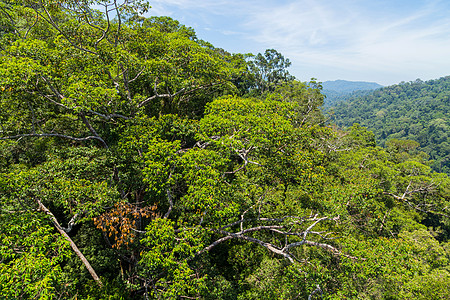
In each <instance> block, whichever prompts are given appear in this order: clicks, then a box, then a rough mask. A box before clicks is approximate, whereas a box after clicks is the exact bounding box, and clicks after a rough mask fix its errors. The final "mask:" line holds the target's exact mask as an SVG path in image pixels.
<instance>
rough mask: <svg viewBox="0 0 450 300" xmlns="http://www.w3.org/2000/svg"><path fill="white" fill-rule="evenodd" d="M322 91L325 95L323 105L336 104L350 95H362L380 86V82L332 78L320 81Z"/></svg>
mask: <svg viewBox="0 0 450 300" xmlns="http://www.w3.org/2000/svg"><path fill="white" fill-rule="evenodd" d="M322 87H323V91H322V93H323V94H324V95H325V96H326V98H325V103H324V107H330V106H333V105H336V104H337V103H339V102H341V101H345V100H347V99H348V98H350V97H355V96H362V95H366V94H367V93H369V92H371V91H373V90H376V89H379V88H382V87H383V86H382V85H381V84H378V83H376V82H367V81H348V80H341V79H339V80H333V81H325V82H324V83H322Z"/></svg>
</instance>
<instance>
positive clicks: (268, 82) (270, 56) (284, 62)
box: [248, 49, 294, 95]
mask: <svg viewBox="0 0 450 300" xmlns="http://www.w3.org/2000/svg"><path fill="white" fill-rule="evenodd" d="M249 57H250V61H249V63H248V65H249V69H250V71H251V73H252V75H253V76H254V82H255V83H254V87H253V88H254V89H255V90H256V91H257V93H258V94H261V95H262V94H264V93H265V92H268V91H273V90H274V89H275V88H276V87H277V86H278V85H280V84H282V83H284V82H289V81H291V80H293V79H294V77H293V76H292V75H290V74H289V72H288V71H287V68H288V67H289V66H290V65H291V62H290V61H289V59H285V58H284V56H283V55H282V54H281V53H279V52H278V51H276V50H274V49H267V50H266V51H265V52H264V54H261V53H258V54H257V55H256V56H253V55H250V56H249Z"/></svg>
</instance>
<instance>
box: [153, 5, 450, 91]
mask: <svg viewBox="0 0 450 300" xmlns="http://www.w3.org/2000/svg"><path fill="white" fill-rule="evenodd" d="M151 5H152V6H153V8H154V9H153V13H154V12H155V11H156V12H158V14H165V15H170V16H172V17H174V18H176V19H179V20H180V21H181V22H182V23H183V22H184V23H188V24H186V25H188V26H193V27H194V29H196V30H197V31H203V32H208V33H209V35H207V36H208V37H212V38H213V41H214V40H215V41H220V42H221V43H220V44H222V45H230V44H231V45H232V47H234V49H232V51H238V52H249V51H251V52H262V51H264V49H266V48H274V49H277V50H278V51H280V52H281V53H283V54H284V55H285V56H286V57H288V58H290V59H291V61H292V62H293V67H292V70H295V72H294V71H293V72H292V73H294V75H297V76H299V77H301V76H302V75H304V74H308V75H309V74H311V76H314V77H319V79H321V78H325V79H333V78H332V76H337V77H336V78H343V77H347V78H343V79H349V77H352V76H363V75H364V76H365V78H363V79H366V78H369V79H370V78H377V80H380V81H381V80H382V81H383V82H380V83H384V84H387V83H394V82H398V81H401V80H406V79H407V78H405V77H406V76H407V75H409V74H410V76H413V77H414V78H413V79H415V78H417V77H422V78H423V79H429V78H433V77H434V78H436V77H439V76H443V75H448V74H445V73H446V72H449V71H448V70H450V59H449V58H448V53H450V38H449V37H450V5H449V4H448V2H446V1H445V0H441V1H439V0H435V1H433V0H430V1H426V0H425V1H423V0H422V1H419V0H409V1H403V0H402V1H392V0H377V1H366V0H341V1H335V0H279V1H275V0H259V1H256V0H248V1H245V0H244V1H242V0H241V1H238V0H228V1H226V0H216V1H207V0H204V1H200V0H199V1H195V0H154V1H152V2H151ZM207 28H208V29H209V31H208V30H207ZM250 42H251V46H248V45H249V43H250ZM244 45H245V46H244ZM239 47H241V48H239ZM244 47H246V48H245V49H244ZM249 47H251V49H249ZM413 73H414V74H413ZM352 74H354V75H352ZM308 75H306V76H308Z"/></svg>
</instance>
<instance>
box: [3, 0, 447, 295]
mask: <svg viewBox="0 0 450 300" xmlns="http://www.w3.org/2000/svg"><path fill="white" fill-rule="evenodd" d="M92 4H97V5H98V6H97V7H100V8H101V9H100V10H99V11H97V10H93V9H92V6H91V5H92ZM147 9H148V4H146V3H145V2H144V3H141V2H139V1H138V2H116V1H112V2H96V1H95V2H92V1H86V2H85V1H58V2H55V1H47V0H41V1H39V2H34V1H32V0H27V1H5V0H1V1H0V74H1V76H0V125H1V127H0V154H1V160H0V204H1V205H0V298H2V299H447V297H448V295H449V294H450V286H449V284H448V283H449V282H450V264H449V260H450V240H449V239H450V211H449V207H450V179H449V177H448V175H446V174H444V173H436V172H433V171H432V170H431V168H430V164H431V163H430V161H428V160H427V155H426V154H425V153H423V152H422V151H420V149H419V148H418V147H417V145H416V144H415V143H414V142H410V141H403V140H399V139H398V140H393V141H392V142H390V143H389V144H386V147H385V148H382V147H380V146H377V145H376V142H375V135H374V133H372V132H371V131H369V130H367V128H365V127H363V126H361V125H358V124H355V125H353V126H351V127H349V128H348V129H347V130H339V129H338V128H337V127H336V126H331V125H328V124H327V122H326V118H325V116H324V115H323V113H322V110H321V106H322V105H323V102H324V96H323V94H322V91H321V89H322V87H321V85H320V84H319V83H317V82H316V81H314V80H311V81H310V82H300V81H297V80H295V78H294V77H293V76H291V75H290V74H289V72H288V70H287V68H288V67H289V66H290V61H289V60H288V59H286V58H284V57H283V55H282V54H281V53H279V52H277V51H276V50H273V49H269V50H266V51H265V52H264V53H260V54H256V55H252V54H246V55H244V54H230V53H228V52H227V51H226V50H223V49H219V48H215V47H214V46H213V45H211V44H210V43H208V42H206V41H203V40H201V39H199V38H198V37H197V36H196V33H195V31H194V30H193V29H192V28H189V27H186V26H183V25H182V24H180V23H179V22H177V21H176V20H173V19H171V18H168V17H149V18H144V17H142V13H143V12H146V11H147ZM410 86H411V87H412V86H414V84H410ZM419 86H421V85H419ZM401 87H402V86H399V88H401ZM394 88H395V87H394ZM430 101H431V100H430ZM447 101H448V98H447ZM444 104H445V102H444ZM447 104H448V103H447ZM398 109H399V110H400V109H403V108H402V107H399V108H398ZM429 109H430V110H432V109H433V108H432V107H431V106H429ZM444 117H445V116H441V119H445V118H444ZM358 121H359V120H358ZM360 123H362V122H361V121H360Z"/></svg>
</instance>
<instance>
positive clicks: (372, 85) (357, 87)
mask: <svg viewBox="0 0 450 300" xmlns="http://www.w3.org/2000/svg"><path fill="white" fill-rule="evenodd" d="M322 87H323V89H324V90H327V91H335V92H339V93H351V92H354V91H364V90H376V89H378V88H382V87H383V86H382V85H381V84H378V83H376V82H367V81H348V80H341V79H339V80H333V81H325V82H324V83H322Z"/></svg>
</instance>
